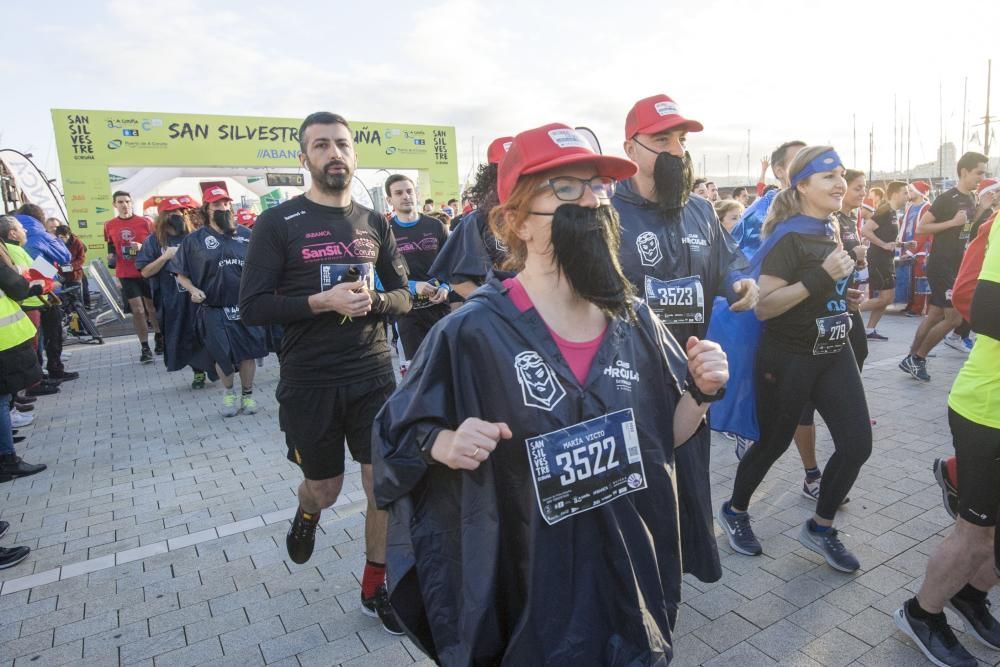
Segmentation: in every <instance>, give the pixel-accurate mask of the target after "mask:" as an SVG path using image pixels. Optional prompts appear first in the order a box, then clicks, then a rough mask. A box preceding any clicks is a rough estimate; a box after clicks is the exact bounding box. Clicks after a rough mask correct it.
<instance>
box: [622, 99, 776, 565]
mask: <svg viewBox="0 0 1000 667" xmlns="http://www.w3.org/2000/svg"><path fill="white" fill-rule="evenodd" d="M702 129H703V126H702V124H701V123H699V122H697V121H694V120H689V119H687V118H684V117H683V116H682V115H681V114H680V112H679V110H678V107H677V104H676V103H675V102H674V101H673V100H672V99H670V98H669V97H667V96H666V95H654V96H653V97H647V98H645V99H642V100H639V101H638V102H636V103H635V105H634V106H633V107H632V110H631V111H629V114H628V117H627V118H626V120H625V153H626V154H627V155H628V157H629V158H630V159H631V160H632V161H633V162H635V163H636V164H637V165H638V166H639V171H638V173H636V175H635V176H633V177H632V179H631V180H629V181H625V182H622V183H619V184H618V188H617V191H616V193H615V196H614V199H612V204H613V205H614V207H615V209H617V211H618V215H619V217H620V218H621V227H622V230H621V235H622V240H621V263H622V269H623V270H624V272H625V275H626V276H627V277H628V279H629V280H630V281H631V282H632V284H633V285H635V287H636V290H637V292H638V294H639V297H640V298H642V299H644V300H645V301H646V303H647V305H649V308H650V310H651V311H652V312H653V313H654V314H656V315H657V316H658V317H659V318H660V321H661V322H663V324H665V325H667V328H669V329H670V331H671V333H673V334H674V337H675V338H676V339H677V340H679V341H685V340H687V339H688V337H689V336H696V337H698V338H704V337H705V334H706V332H707V330H708V321H709V318H710V317H711V314H712V312H711V311H712V301H713V300H714V299H715V297H717V296H720V297H725V298H726V299H728V300H729V302H730V303H731V304H732V307H733V309H734V310H750V309H752V308H753V307H754V305H755V304H756V303H757V284H756V283H755V282H754V281H753V280H752V279H750V278H746V277H744V276H743V275H742V273H741V271H742V270H743V269H745V268H746V267H747V262H746V258H745V257H744V256H743V254H742V253H741V252H740V251H739V249H738V248H737V247H736V243H735V242H734V241H733V239H732V237H731V236H729V234H728V233H727V232H726V231H725V230H723V229H722V226H721V225H720V224H719V219H718V217H717V216H716V214H715V209H714V208H713V207H712V203H711V202H709V201H707V200H705V199H702V198H700V197H689V193H690V192H691V186H692V179H693V175H692V168H691V158H690V156H689V155H688V154H687V152H686V151H685V149H684V143H685V140H686V135H687V133H688V132H701V130H702ZM710 448H711V432H710V431H709V428H708V425H707V424H703V425H702V427H701V428H700V429H698V431H697V432H696V433H695V434H694V436H693V437H692V438H691V440H690V441H689V442H688V443H687V444H685V445H684V446H683V447H680V448H678V450H677V468H678V474H677V479H678V485H677V486H678V488H677V492H678V497H679V501H680V502H679V505H680V521H681V524H680V525H681V536H682V540H681V544H682V546H683V550H684V571H685V572H689V573H691V574H693V575H695V576H696V577H698V578H699V579H700V580H702V581H705V582H713V581H718V580H719V578H720V577H721V576H722V567H721V565H720V563H719V552H718V548H717V547H716V541H715V532H714V528H713V525H712V505H711V500H712V498H711V485H710V482H709V477H708V470H709V456H710Z"/></svg>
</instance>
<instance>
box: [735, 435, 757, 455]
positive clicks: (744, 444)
mask: <svg viewBox="0 0 1000 667" xmlns="http://www.w3.org/2000/svg"><path fill="white" fill-rule="evenodd" d="M753 442H754V441H753V440H750V439H748V438H744V437H743V436H742V435H738V436H736V460H737V461H742V460H743V457H744V456H746V453H747V450H748V449H750V448H751V447H753Z"/></svg>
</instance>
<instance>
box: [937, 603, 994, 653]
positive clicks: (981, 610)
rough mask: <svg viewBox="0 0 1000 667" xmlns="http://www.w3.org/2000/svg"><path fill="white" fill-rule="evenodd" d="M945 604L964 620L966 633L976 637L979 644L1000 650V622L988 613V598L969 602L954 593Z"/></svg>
mask: <svg viewBox="0 0 1000 667" xmlns="http://www.w3.org/2000/svg"><path fill="white" fill-rule="evenodd" d="M945 604H946V606H947V607H950V608H951V609H952V611H954V612H955V613H956V614H958V615H959V616H961V617H962V620H963V621H965V632H966V633H967V634H970V635H972V636H973V637H975V638H976V639H978V640H979V643H980V644H983V645H984V646H987V647H989V648H991V649H993V650H994V651H1000V623H997V619H995V618H993V614H991V613H990V606H991V604H990V601H989V600H985V599H984V600H982V601H977V602H971V601H969V600H966V599H964V598H961V597H959V596H957V595H956V596H955V597H953V598H952V599H951V600H949V601H948V602H947V603H945Z"/></svg>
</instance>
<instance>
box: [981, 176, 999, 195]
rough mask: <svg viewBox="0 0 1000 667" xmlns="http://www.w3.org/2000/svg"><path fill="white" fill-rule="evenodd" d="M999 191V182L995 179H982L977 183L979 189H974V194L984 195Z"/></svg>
mask: <svg viewBox="0 0 1000 667" xmlns="http://www.w3.org/2000/svg"><path fill="white" fill-rule="evenodd" d="M997 190H1000V181H998V180H997V179H995V178H984V179H983V180H981V181H979V187H978V188H976V193H977V194H980V195H984V194H986V193H987V192H996V191H997Z"/></svg>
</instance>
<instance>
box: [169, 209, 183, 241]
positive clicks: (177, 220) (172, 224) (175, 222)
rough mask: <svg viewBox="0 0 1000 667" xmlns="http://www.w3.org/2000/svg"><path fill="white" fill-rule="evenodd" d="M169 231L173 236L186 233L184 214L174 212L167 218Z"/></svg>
mask: <svg viewBox="0 0 1000 667" xmlns="http://www.w3.org/2000/svg"><path fill="white" fill-rule="evenodd" d="M167 232H168V233H169V234H170V235H171V236H180V235H181V234H183V233H184V216H182V215H180V214H178V213H174V214H172V215H171V216H170V217H168V218H167Z"/></svg>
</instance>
